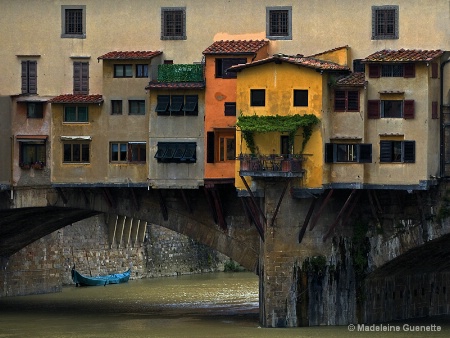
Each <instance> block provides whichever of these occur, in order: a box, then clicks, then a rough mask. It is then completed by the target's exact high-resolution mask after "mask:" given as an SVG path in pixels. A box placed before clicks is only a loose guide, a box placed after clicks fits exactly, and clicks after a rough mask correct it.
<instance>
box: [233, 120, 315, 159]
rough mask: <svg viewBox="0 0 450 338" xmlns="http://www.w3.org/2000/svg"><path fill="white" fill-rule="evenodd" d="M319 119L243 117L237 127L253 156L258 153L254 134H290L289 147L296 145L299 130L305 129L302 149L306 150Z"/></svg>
mask: <svg viewBox="0 0 450 338" xmlns="http://www.w3.org/2000/svg"><path fill="white" fill-rule="evenodd" d="M319 121H320V120H319V119H318V118H317V116H316V115H313V114H305V115H299V114H295V115H286V116H280V115H275V116H274V115H270V116H259V115H245V116H244V115H241V116H239V117H238V120H237V123H236V126H237V127H239V129H240V130H241V132H242V136H243V138H244V140H245V142H246V143H247V147H248V148H249V149H250V151H251V152H252V154H254V153H255V151H256V145H255V141H254V133H255V132H256V133H268V132H274V131H277V132H282V133H288V134H289V145H290V146H292V145H293V144H294V136H295V133H296V132H297V130H298V129H299V128H303V142H302V149H301V152H303V149H304V148H305V145H306V143H307V142H308V141H309V139H310V138H311V135H312V129H313V127H314V126H315V125H316V124H318V123H319Z"/></svg>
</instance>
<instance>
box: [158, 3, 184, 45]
mask: <svg viewBox="0 0 450 338" xmlns="http://www.w3.org/2000/svg"><path fill="white" fill-rule="evenodd" d="M177 12H178V14H181V18H180V20H179V21H177V22H176V21H174V22H173V23H171V22H168V21H169V19H171V18H169V16H174V15H176V14H177ZM177 24H178V25H181V31H180V33H178V34H177V33H176V32H175V31H176V30H177V27H176V25H177ZM169 26H172V27H169ZM170 30H173V31H174V32H175V33H171V32H169V31H170ZM161 40H186V7H161Z"/></svg>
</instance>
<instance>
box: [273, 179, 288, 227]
mask: <svg viewBox="0 0 450 338" xmlns="http://www.w3.org/2000/svg"><path fill="white" fill-rule="evenodd" d="M288 186H289V180H287V181H286V183H285V185H284V188H283V192H282V193H281V196H280V199H279V200H278V204H277V207H276V208H275V211H274V213H273V216H272V221H271V222H270V226H271V227H273V224H274V223H275V218H276V217H277V214H278V210H279V209H280V206H281V202H282V201H283V198H284V194H285V193H286V190H287V188H288Z"/></svg>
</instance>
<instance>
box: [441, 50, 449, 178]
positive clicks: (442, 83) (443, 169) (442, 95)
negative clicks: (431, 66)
mask: <svg viewBox="0 0 450 338" xmlns="http://www.w3.org/2000/svg"><path fill="white" fill-rule="evenodd" d="M449 62H450V58H449V59H447V60H445V61H444V62H442V63H441V79H440V80H441V86H440V87H441V88H440V101H441V102H440V103H441V104H440V112H439V118H440V120H441V128H440V152H441V153H440V173H439V177H441V178H442V177H445V123H444V66H445V65H446V64H447V63H449Z"/></svg>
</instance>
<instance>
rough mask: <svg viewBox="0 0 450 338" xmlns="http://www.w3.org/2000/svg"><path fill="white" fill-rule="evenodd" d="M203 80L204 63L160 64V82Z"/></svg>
mask: <svg viewBox="0 0 450 338" xmlns="http://www.w3.org/2000/svg"><path fill="white" fill-rule="evenodd" d="M201 81H203V65H201V64H195V65H194V64H192V65H191V64H187V65H185V64H180V65H173V64H164V65H158V82H201Z"/></svg>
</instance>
